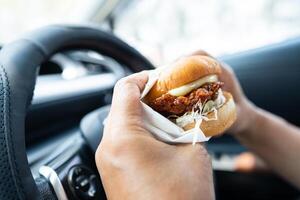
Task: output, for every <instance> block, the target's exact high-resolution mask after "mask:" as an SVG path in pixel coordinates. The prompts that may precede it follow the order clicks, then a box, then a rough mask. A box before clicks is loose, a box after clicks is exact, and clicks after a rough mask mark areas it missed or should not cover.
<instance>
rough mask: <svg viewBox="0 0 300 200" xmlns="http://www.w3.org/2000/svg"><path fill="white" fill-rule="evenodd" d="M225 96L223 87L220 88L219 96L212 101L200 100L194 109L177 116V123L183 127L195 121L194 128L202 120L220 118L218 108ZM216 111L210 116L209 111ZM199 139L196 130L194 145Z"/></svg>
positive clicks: (198, 126)
mask: <svg viewBox="0 0 300 200" xmlns="http://www.w3.org/2000/svg"><path fill="white" fill-rule="evenodd" d="M225 100H226V99H225V97H224V95H223V92H222V90H221V89H219V90H218V96H217V98H216V99H215V100H214V101H212V100H210V101H207V102H203V104H202V102H201V101H198V102H197V103H196V104H195V105H194V107H193V109H192V111H190V112H187V113H185V114H184V115H182V116H181V117H177V118H176V120H175V121H176V124H177V125H178V126H180V127H181V128H183V127H185V126H186V125H188V124H190V123H193V122H194V123H195V127H194V128H199V129H200V125H201V123H202V120H205V121H211V120H218V110H217V109H218V108H219V107H221V106H222V105H223V104H224V103H225ZM211 112H214V117H212V118H208V117H207V115H208V113H211ZM196 141H197V134H196V131H195V134H194V136H193V145H194V144H195V143H196Z"/></svg>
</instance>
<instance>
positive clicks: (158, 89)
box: [144, 55, 222, 103]
mask: <svg viewBox="0 0 300 200" xmlns="http://www.w3.org/2000/svg"><path fill="white" fill-rule="evenodd" d="M221 72H222V70H221V67H220V64H219V63H218V62H217V61H216V60H214V59H213V58H211V57H208V56H200V55H195V56H188V57H183V58H180V59H179V60H177V61H176V62H174V63H172V64H171V65H170V66H168V67H166V68H164V69H163V70H162V71H161V72H160V74H159V77H158V80H157V82H156V83H155V84H154V86H153V87H152V88H151V90H150V91H149V93H148V94H147V95H146V96H145V98H144V101H145V102H146V103H149V102H151V101H153V100H154V99H156V98H158V97H160V96H162V95H163V94H166V93H167V92H168V91H169V90H172V89H174V88H178V87H180V86H183V85H186V84H188V83H191V82H193V81H196V80H198V79H200V78H202V77H205V76H207V75H211V74H220V73H221Z"/></svg>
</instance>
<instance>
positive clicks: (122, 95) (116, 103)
mask: <svg viewBox="0 0 300 200" xmlns="http://www.w3.org/2000/svg"><path fill="white" fill-rule="evenodd" d="M147 74H148V73H147V72H140V73H136V74H132V75H130V76H128V77H125V78H122V79H121V80H119V81H118V82H117V84H116V86H115V88H114V94H113V100H112V106H111V111H112V113H113V114H114V115H115V116H122V117H123V118H124V116H126V118H130V117H136V116H141V104H140V96H141V92H142V90H143V89H144V87H145V84H146V82H147V80H148V75H147Z"/></svg>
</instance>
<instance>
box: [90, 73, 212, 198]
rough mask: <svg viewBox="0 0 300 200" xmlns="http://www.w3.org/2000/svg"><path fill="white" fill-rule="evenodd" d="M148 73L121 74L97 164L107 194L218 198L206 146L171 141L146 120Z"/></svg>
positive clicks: (113, 196) (116, 196) (116, 195)
mask: <svg viewBox="0 0 300 200" xmlns="http://www.w3.org/2000/svg"><path fill="white" fill-rule="evenodd" d="M146 81H147V74H146V73H145V72H142V73H137V74H134V75H131V76H129V77H126V78H123V79H121V80H120V81H119V82H118V83H117V84H116V86H115V88H114V95H113V100H112V106H111V110H110V113H109V116H108V118H107V121H106V125H105V130H104V135H103V138H102V141H101V143H100V145H99V147H98V149H97V152H96V157H95V159H96V164H97V167H98V170H99V172H100V176H101V179H102V182H103V186H104V189H105V192H106V195H107V197H108V199H213V198H214V188H213V179H212V168H211V161H210V158H209V156H208V153H207V151H206V149H205V148H204V146H203V145H201V144H196V145H195V146H193V145H191V144H185V145H182V144H181V145H169V144H165V143H163V142H160V141H158V140H156V139H155V138H154V137H153V136H152V135H151V134H150V133H149V132H148V131H147V130H146V129H145V128H144V125H143V118H142V107H141V102H140V95H141V91H142V90H143V88H144V85H145V83H146Z"/></svg>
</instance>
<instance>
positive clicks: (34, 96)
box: [0, 1, 300, 200]
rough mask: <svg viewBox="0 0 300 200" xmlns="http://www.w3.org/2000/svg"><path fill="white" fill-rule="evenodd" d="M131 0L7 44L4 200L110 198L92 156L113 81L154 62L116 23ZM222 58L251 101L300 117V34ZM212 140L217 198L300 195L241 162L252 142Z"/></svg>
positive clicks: (0, 62)
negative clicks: (97, 21) (245, 168)
mask: <svg viewBox="0 0 300 200" xmlns="http://www.w3.org/2000/svg"><path fill="white" fill-rule="evenodd" d="M112 2H113V1H112ZM116 2H117V1H116ZM124 2H125V3H124ZM128 2H129V1H123V2H122V4H117V3H115V4H113V3H112V5H111V7H112V8H111V12H109V11H107V13H108V14H107V16H106V17H105V18H103V22H102V23H103V24H104V25H103V26H99V25H97V24H95V23H94V24H91V23H83V24H82V23H78V24H56V25H47V26H43V27H41V28H35V29H34V30H31V31H26V34H22V35H21V36H18V37H17V38H16V39H14V40H12V41H10V42H7V43H3V45H1V50H0V71H1V72H0V76H1V77H0V87H1V94H0V98H1V101H0V105H1V112H0V115H1V118H0V119H1V130H0V153H1V156H0V178H1V180H2V181H0V199H59V200H65V199H106V195H105V191H104V189H103V187H102V184H101V179H100V176H99V173H98V171H97V168H96V164H95V158H94V156H95V151H96V149H97V147H98V145H99V143H100V141H101V138H102V134H103V128H104V125H103V122H104V120H105V118H106V117H107V115H108V113H109V110H110V104H111V99H112V92H113V88H114V85H115V83H116V82H117V81H118V80H119V79H120V78H122V77H125V76H127V75H130V74H133V73H136V72H139V71H142V70H152V69H155V67H156V64H154V63H156V62H153V60H151V59H150V58H149V57H147V56H145V55H143V53H142V51H141V50H140V49H139V48H136V47H134V46H132V45H129V43H128V42H127V41H125V40H123V39H120V38H119V37H118V35H117V34H116V33H115V32H114V31H113V27H114V18H113V16H114V15H116V12H119V10H120V9H127V7H128V5H129V4H130V3H128ZM106 9H107V8H106ZM101 12H102V10H101V9H98V10H97V13H101ZM97 16H98V15H97ZM98 17H99V16H98ZM107 27H109V28H107ZM0 42H1V41H0ZM199 48H201V46H199ZM217 58H218V59H219V60H221V61H223V62H225V63H228V64H229V65H230V66H231V67H232V68H233V70H234V72H235V73H236V75H237V77H238V80H239V81H240V83H241V85H242V88H243V90H244V92H245V94H246V96H247V97H248V98H249V99H250V100H251V101H252V102H254V103H255V104H256V105H258V106H259V107H261V108H264V109H266V110H268V111H270V112H272V113H275V114H277V115H279V116H281V117H283V118H284V119H286V120H287V121H289V122H291V123H293V124H295V125H297V126H300V118H299V116H298V115H299V111H300V105H299V102H300V93H299V89H298V86H299V85H300V79H299V77H300V68H299V66H300V37H293V38H288V39H286V40H284V41H281V42H276V43H271V44H267V45H263V46H260V47H256V48H251V49H247V50H243V51H239V52H235V53H230V54H227V55H220V56H217ZM261 134H263V133H261ZM206 147H207V149H208V152H209V154H210V156H211V158H212V164H213V169H214V184H215V192H216V199H220V200H222V199H297V198H299V196H300V192H299V190H298V189H297V188H295V187H294V186H292V185H291V184H289V183H288V182H287V181H285V180H283V179H282V178H281V177H279V176H277V175H276V174H275V173H273V172H272V171H271V170H270V169H268V168H267V169H264V170H255V169H254V170H248V171H240V170H237V169H236V168H235V167H234V163H235V160H236V158H237V157H238V156H239V155H241V154H243V153H245V152H251V151H250V150H248V149H246V148H245V147H244V146H242V145H241V144H240V143H238V141H237V140H235V139H234V138H233V137H232V136H231V135H230V134H224V135H222V136H220V137H216V138H212V139H210V140H209V141H208V142H207V144H206ZM100 173H101V172H100Z"/></svg>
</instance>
